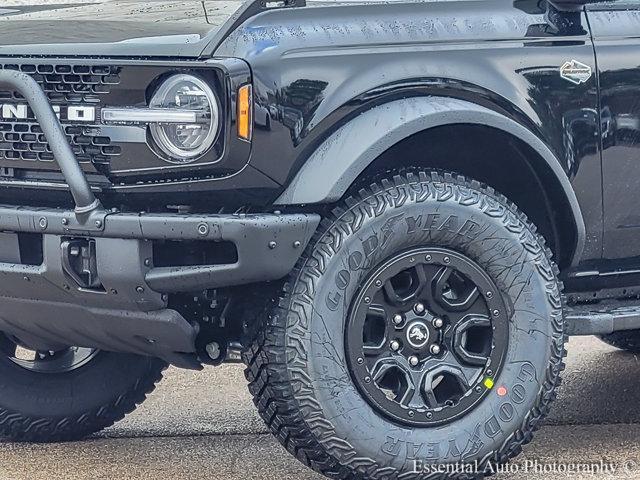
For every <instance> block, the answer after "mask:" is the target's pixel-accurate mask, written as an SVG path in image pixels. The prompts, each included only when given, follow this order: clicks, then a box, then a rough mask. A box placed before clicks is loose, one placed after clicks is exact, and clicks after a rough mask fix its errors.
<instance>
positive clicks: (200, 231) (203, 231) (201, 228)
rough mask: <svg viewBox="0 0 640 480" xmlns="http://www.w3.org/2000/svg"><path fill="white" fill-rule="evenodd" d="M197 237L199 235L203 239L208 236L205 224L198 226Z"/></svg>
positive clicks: (207, 226)
mask: <svg viewBox="0 0 640 480" xmlns="http://www.w3.org/2000/svg"><path fill="white" fill-rule="evenodd" d="M198 235H201V236H203V237H204V236H206V235H209V225H207V224H206V223H201V224H200V225H198Z"/></svg>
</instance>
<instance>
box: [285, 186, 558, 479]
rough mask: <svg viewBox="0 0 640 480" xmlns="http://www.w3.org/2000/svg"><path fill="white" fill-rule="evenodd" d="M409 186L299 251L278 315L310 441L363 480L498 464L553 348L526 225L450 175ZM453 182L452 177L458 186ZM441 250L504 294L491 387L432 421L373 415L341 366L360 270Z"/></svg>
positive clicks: (549, 299)
mask: <svg viewBox="0 0 640 480" xmlns="http://www.w3.org/2000/svg"><path fill="white" fill-rule="evenodd" d="M449 180H450V181H448V182H447V181H443V180H442V179H439V178H438V179H436V181H426V179H425V178H421V179H420V181H415V180H414V181H413V182H411V184H409V183H407V182H406V181H402V180H401V179H396V182H395V185H391V184H387V185H385V186H384V189H382V190H381V191H378V192H376V193H370V194H369V195H367V196H365V197H363V198H362V199H361V200H360V201H359V202H357V204H355V205H353V206H352V207H351V208H350V209H349V210H347V211H345V212H342V213H340V214H339V215H338V217H337V218H336V219H335V220H334V221H333V222H332V224H331V225H330V226H328V227H327V228H326V231H325V232H324V234H322V235H321V236H320V237H319V238H318V239H317V241H316V242H315V243H314V244H313V245H312V246H311V247H310V248H309V250H308V252H309V255H308V257H307V258H306V261H305V262H304V264H303V266H302V268H301V270H300V271H299V273H298V275H297V279H296V282H295V284H294V290H293V295H292V297H291V306H290V312H289V315H288V317H287V335H286V347H287V357H288V365H289V372H290V373H289V375H290V377H291V378H292V379H295V382H296V385H297V387H296V389H295V391H296V399H297V401H298V403H299V405H300V406H301V407H302V408H303V409H304V416H305V419H306V420H305V421H306V422H307V424H308V427H309V428H310V429H311V430H312V431H313V432H314V435H315V436H316V438H317V440H318V442H319V443H320V444H321V445H323V446H324V447H325V449H326V450H327V452H328V453H329V454H330V455H331V456H332V457H334V458H335V459H336V460H337V461H338V462H339V463H341V464H342V465H345V466H347V467H349V468H351V469H352V470H354V471H359V472H365V473H367V474H368V475H369V476H371V477H372V478H383V477H384V476H385V475H387V474H393V473H397V472H407V471H412V470H413V469H415V468H416V467H417V468H420V465H421V464H420V463H416V462H424V463H425V464H432V463H433V464H443V463H458V462H465V463H469V462H474V461H478V462H481V463H483V462H486V461H487V460H489V459H492V458H493V459H499V456H500V454H507V453H508V452H504V448H505V445H507V444H508V443H509V442H510V440H511V441H513V440H514V439H515V441H516V442H518V441H522V440H523V438H516V437H524V435H523V433H522V432H523V430H529V429H531V428H533V427H535V425H534V424H535V423H536V422H537V421H538V417H539V416H540V411H539V409H538V405H539V403H540V402H541V400H542V398H543V396H544V395H546V394H547V392H548V390H549V389H552V387H553V385H552V384H553V383H554V381H553V377H554V376H557V374H558V372H557V371H555V370H556V369H555V367H554V362H553V360H554V359H555V358H556V357H557V356H558V355H560V356H561V352H558V349H560V350H562V343H563V341H564V339H563V333H562V309H561V301H560V292H559V285H558V282H557V279H556V275H555V273H554V268H553V265H552V263H551V262H550V260H549V256H548V254H547V252H546V251H545V248H544V246H543V245H542V244H541V242H540V240H539V237H538V236H537V235H536V233H535V230H534V229H533V228H532V227H531V226H529V225H528V224H527V222H526V219H525V218H524V216H522V215H519V214H518V213H517V212H516V211H515V210H514V209H513V207H511V206H510V205H509V204H508V203H507V202H506V201H505V200H504V199H501V198H500V197H498V196H495V195H493V194H492V192H486V191H482V190H481V189H480V188H479V185H478V186H476V187H471V186H469V185H465V184H464V183H463V182H456V181H453V180H452V179H449ZM460 183H462V184H460ZM418 246H420V247H422V246H434V247H444V248H449V249H452V250H455V251H457V252H460V253H462V254H464V255H466V256H468V257H469V258H471V259H472V260H474V261H475V262H477V263H478V264H479V265H480V266H481V267H482V268H483V269H484V270H485V271H486V272H487V273H488V275H489V276H490V277H491V278H492V280H493V281H494V283H495V284H496V285H497V287H498V289H499V290H500V292H501V293H502V295H503V299H504V301H505V303H506V304H507V305H508V309H509V312H505V314H507V315H509V324H510V328H509V347H508V351H507V356H506V360H505V365H504V367H503V369H502V371H501V373H500V375H499V377H498V378H497V379H496V382H497V385H503V386H505V387H506V388H507V391H508V392H509V393H508V394H507V395H506V396H504V397H500V396H498V395H497V394H496V393H495V392H491V393H490V394H489V395H488V396H487V397H486V398H485V399H484V400H483V402H482V403H481V404H480V405H479V406H477V407H476V408H475V409H474V410H473V411H471V412H470V413H468V414H467V415H466V416H464V417H462V418H459V419H457V420H455V421H453V422H452V423H449V424H447V425H444V426H440V427H434V428H411V427H406V426H402V425H400V424H396V423H392V422H390V421H389V420H387V419H385V418H383V417H381V416H380V415H379V414H378V413H377V412H376V411H375V410H373V408H372V407H371V406H370V405H369V404H368V403H367V402H366V401H365V400H364V399H363V397H362V395H361V394H360V392H359V391H358V389H357V388H356V386H355V384H354V382H353V379H352V377H351V374H350V372H349V370H348V368H347V361H346V358H345V357H346V355H345V345H344V339H345V336H344V332H345V327H346V321H347V318H348V315H349V311H350V310H349V309H350V306H351V300H352V299H353V298H354V297H355V296H356V295H357V293H358V290H359V288H360V286H361V285H362V284H363V282H364V281H365V280H366V278H367V276H368V275H369V274H370V273H371V271H372V270H373V269H374V268H375V267H376V266H377V265H379V264H381V263H382V262H383V261H384V260H385V259H388V258H389V257H391V256H393V255H395V254H397V253H398V252H401V251H403V250H407V249H409V248H412V247H418Z"/></svg>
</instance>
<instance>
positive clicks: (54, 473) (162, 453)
mask: <svg viewBox="0 0 640 480" xmlns="http://www.w3.org/2000/svg"><path fill="white" fill-rule="evenodd" d="M639 374H640V361H639V359H638V358H637V357H636V356H634V355H631V354H627V353H623V352H620V351H618V350H615V349H613V348H611V347H608V346H606V345H605V344H603V343H601V342H600V341H599V340H597V339H595V338H593V337H586V338H574V339H572V340H571V341H570V343H569V357H568V362H567V371H566V373H565V375H564V377H565V381H564V384H563V386H562V389H561V392H560V397H559V399H558V401H557V402H556V404H555V408H554V411H553V414H552V415H551V417H550V418H549V420H548V422H547V426H545V427H544V428H543V429H542V430H541V431H540V432H538V434H537V436H536V439H535V441H534V442H533V443H532V444H531V445H529V446H528V447H527V448H526V449H525V454H524V455H523V456H522V457H519V458H518V460H517V462H516V463H515V467H511V470H512V471H511V472H506V473H504V472H503V473H500V474H498V475H497V476H496V477H495V478H496V480H524V479H531V478H533V479H535V478H540V479H545V480H546V479H550V480H555V479H561V478H562V479H564V478H576V479H586V478H598V479H606V478H634V479H635V478H638V479H640V384H638V382H637V378H638V376H639ZM554 463H555V464H556V467H554ZM585 464H596V465H597V466H598V465H599V466H600V468H599V470H598V469H595V470H596V471H599V472H600V473H598V474H597V475H591V474H590V473H580V474H577V473H576V474H568V473H567V472H566V471H565V470H563V469H566V468H574V469H581V468H582V469H583V470H584V469H586V468H587V467H584V465H585ZM571 465H573V467H569V466H571ZM554 468H555V469H556V470H555V473H554V470H553V469H554ZM589 468H591V470H593V468H592V467H589ZM543 469H546V471H545V470H543ZM602 472H605V473H602ZM36 478H38V479H39V478H50V479H70V480H71V479H118V480H123V479H154V480H164V479H167V480H180V479H190V480H191V479H193V480H197V479H214V480H215V479H220V480H223V479H224V480H250V479H256V480H258V479H259V480H271V479H274V480H276V479H277V480H285V479H297V480H312V479H317V480H319V479H320V478H322V477H320V476H318V475H316V474H314V473H312V472H310V471H308V470H306V469H305V467H303V466H302V465H301V464H299V463H298V462H297V461H296V460H295V459H293V458H292V457H291V456H290V455H289V454H288V453H287V452H286V451H285V450H284V449H283V448H282V447H280V445H279V444H278V443H277V442H276V441H275V440H273V439H272V438H271V436H270V435H269V434H268V433H267V430H266V429H265V427H264V425H263V423H262V421H261V420H260V418H259V417H258V415H257V414H256V412H255V410H254V408H253V405H252V403H251V399H250V397H249V395H248V393H247V391H246V382H245V380H244V377H243V374H242V367H241V366H240V365H225V366H222V367H217V368H209V369H207V370H205V371H204V372H188V371H180V370H176V369H172V370H169V371H167V374H166V378H165V380H164V381H163V382H162V383H161V384H160V385H159V387H158V389H157V390H156V391H155V392H154V393H153V394H151V396H150V398H149V399H148V401H147V402H146V403H145V404H144V405H143V406H142V407H140V408H139V409H138V410H137V411H136V412H134V413H133V414H131V415H130V416H128V417H127V418H126V419H125V420H124V421H123V422H121V423H119V424H118V425H116V426H114V427H112V428H110V429H108V430H106V431H105V432H103V433H101V434H100V435H97V436H95V437H94V438H91V439H88V440H86V441H83V442H77V443H67V444H60V445H30V444H11V443H1V442H0V479H1V480H22V479H25V480H27V479H28V480H31V479H36Z"/></svg>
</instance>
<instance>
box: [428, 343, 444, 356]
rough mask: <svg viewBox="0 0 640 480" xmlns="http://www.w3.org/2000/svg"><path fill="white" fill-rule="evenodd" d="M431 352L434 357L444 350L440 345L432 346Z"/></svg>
mask: <svg viewBox="0 0 640 480" xmlns="http://www.w3.org/2000/svg"><path fill="white" fill-rule="evenodd" d="M429 351H430V352H431V354H432V355H438V354H439V353H440V352H441V351H442V349H441V348H440V345H431V348H430V349H429Z"/></svg>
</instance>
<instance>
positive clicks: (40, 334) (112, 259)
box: [0, 70, 320, 367]
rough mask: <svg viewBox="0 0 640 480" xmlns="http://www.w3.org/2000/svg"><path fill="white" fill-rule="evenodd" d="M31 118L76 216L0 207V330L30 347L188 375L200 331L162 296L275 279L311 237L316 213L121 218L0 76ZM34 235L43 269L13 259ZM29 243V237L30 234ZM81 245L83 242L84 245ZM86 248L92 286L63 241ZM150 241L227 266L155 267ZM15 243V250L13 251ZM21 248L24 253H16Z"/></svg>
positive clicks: (32, 94) (38, 102)
mask: <svg viewBox="0 0 640 480" xmlns="http://www.w3.org/2000/svg"><path fill="white" fill-rule="evenodd" d="M1 83H9V84H11V86H12V87H13V88H15V89H16V90H18V91H20V92H21V93H22V95H23V96H24V97H25V99H26V101H27V102H29V104H30V106H31V108H32V110H33V111H34V112H35V114H36V118H37V119H38V121H39V123H40V125H41V127H42V130H43V132H44V135H45V136H46V138H47V141H48V142H49V144H50V146H51V148H52V151H53V152H54V155H55V157H56V160H57V162H58V163H59V165H60V168H61V170H62V172H63V174H64V177H65V179H66V181H67V184H68V185H69V190H70V192H71V194H72V196H73V198H74V200H75V204H76V208H75V210H74V211H64V210H55V209H38V208H26V207H16V206H7V205H0V232H4V233H2V234H0V243H5V244H6V245H2V244H0V257H1V258H0V332H5V333H7V334H11V335H14V336H16V337H18V338H20V340H22V341H23V342H24V343H26V344H28V345H29V346H30V347H32V348H35V349H39V350H55V349H56V348H58V347H62V346H67V345H73V346H81V347H93V348H100V349H104V350H111V351H121V352H133V353H138V354H147V355H151V356H157V357H160V358H164V359H166V360H167V361H169V362H171V363H174V364H177V365H181V366H186V367H195V366H197V365H198V362H197V361H196V360H195V358H194V355H193V352H195V338H196V335H197V333H198V331H197V328H198V327H197V325H196V324H192V323H190V322H188V321H187V320H186V319H185V318H184V317H183V316H182V315H180V314H179V313H178V312H176V311H174V310H171V309H169V308H167V305H168V304H167V295H166V294H168V293H174V292H192V291H199V290H204V289H209V288H217V287H226V286H233V285H242V284H248V283H253V282H260V281H268V280H276V279H279V278H282V277H284V276H285V275H287V274H288V273H289V272H290V271H291V270H292V269H293V266H294V265H295V263H296V261H297V260H298V258H299V257H300V255H301V254H302V251H303V250H304V248H305V247H306V245H307V244H308V242H309V241H310V239H311V237H312V235H313V233H314V232H315V230H316V228H317V226H318V223H319V221H320V217H319V216H318V215H314V214H287V215H284V214H283V215H281V214H275V213H273V214H257V215H255V214H252V215H179V214H175V215H172V214H138V213H118V212H113V211H108V210H105V209H104V208H103V207H102V205H101V204H100V202H99V201H98V200H97V199H96V198H95V196H94V195H93V193H92V191H91V189H90V188H89V185H88V182H87V180H86V178H85V176H84V174H83V172H82V169H81V168H80V165H79V163H78V161H77V159H76V158H75V156H74V154H73V152H72V151H71V148H70V147H69V145H68V142H67V140H66V136H65V135H64V132H63V131H62V127H61V126H60V122H59V121H58V119H57V118H56V116H55V114H54V112H53V109H52V108H51V106H50V105H49V102H48V99H47V97H46V95H45V94H44V92H43V91H42V89H41V88H40V86H39V85H38V84H37V83H36V82H35V81H34V80H33V79H32V78H31V77H29V76H28V75H25V74H23V73H20V72H15V71H8V70H0V84H1ZM25 233H31V234H39V235H40V236H41V237H40V236H37V237H36V238H41V239H42V261H41V262H39V264H36V265H34V264H25V263H23V262H22V261H21V260H20V258H19V257H20V255H16V254H14V253H12V252H13V250H15V248H17V247H16V246H17V245H18V243H19V237H20V236H19V234H25ZM32 237H33V235H32ZM83 239H84V240H83ZM89 239H90V242H91V249H92V252H93V253H92V255H91V258H90V263H91V265H90V269H91V271H92V272H93V273H92V277H95V278H97V279H99V288H88V287H87V286H86V285H83V284H82V282H79V281H78V278H77V275H74V274H73V273H71V274H70V273H69V272H70V271H71V269H70V268H69V260H68V258H67V257H68V253H69V252H68V248H69V247H68V245H69V242H70V241H78V240H80V241H89ZM155 240H165V241H166V240H176V241H185V240H194V241H195V240H197V241H201V242H213V243H219V242H230V243H232V244H233V245H235V249H236V251H237V256H236V258H234V260H235V261H234V262H233V263H228V264H212V265H202V264H198V265H188V264H187V265H180V262H179V261H178V262H177V264H176V265H174V266H169V267H166V266H165V267H155V266H154V264H153V260H152V259H153V248H154V241H155ZM12 243H13V244H14V245H13V247H15V248H13V249H12V245H10V244H12ZM20 248H22V247H20Z"/></svg>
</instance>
